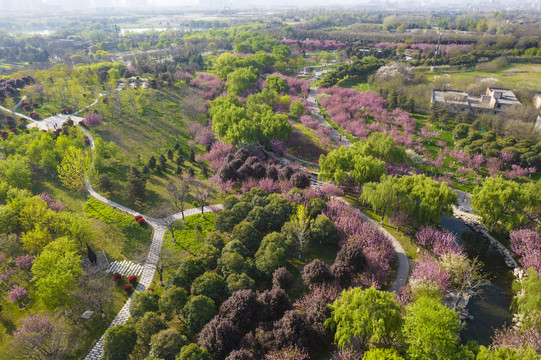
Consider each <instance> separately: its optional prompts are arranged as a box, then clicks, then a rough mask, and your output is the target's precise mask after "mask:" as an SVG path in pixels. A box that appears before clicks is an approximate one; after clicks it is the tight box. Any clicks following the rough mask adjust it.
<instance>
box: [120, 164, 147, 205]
mask: <svg viewBox="0 0 541 360" xmlns="http://www.w3.org/2000/svg"><path fill="white" fill-rule="evenodd" d="M146 187H147V177H146V176H145V175H144V174H142V173H141V172H140V171H139V170H138V169H137V168H136V167H133V166H132V167H131V168H130V170H129V171H128V181H127V182H126V186H125V193H126V196H127V197H128V199H129V200H130V201H131V202H136V201H143V200H144V199H145V197H146Z"/></svg>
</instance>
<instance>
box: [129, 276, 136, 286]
mask: <svg viewBox="0 0 541 360" xmlns="http://www.w3.org/2000/svg"><path fill="white" fill-rule="evenodd" d="M128 282H129V283H130V284H132V285H135V284H137V276H136V275H131V276H130V277H128Z"/></svg>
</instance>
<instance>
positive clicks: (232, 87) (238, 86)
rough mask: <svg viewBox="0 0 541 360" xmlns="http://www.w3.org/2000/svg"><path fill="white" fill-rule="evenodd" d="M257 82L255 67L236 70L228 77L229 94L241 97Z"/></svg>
mask: <svg viewBox="0 0 541 360" xmlns="http://www.w3.org/2000/svg"><path fill="white" fill-rule="evenodd" d="M256 80H257V70H256V69H254V68H253V67H247V68H245V67H243V68H239V69H236V70H234V71H232V72H231V73H229V74H228V75H227V93H228V94H230V95H240V94H242V93H244V92H246V91H248V90H250V89H251V88H252V87H253V86H254V84H255V82H256Z"/></svg>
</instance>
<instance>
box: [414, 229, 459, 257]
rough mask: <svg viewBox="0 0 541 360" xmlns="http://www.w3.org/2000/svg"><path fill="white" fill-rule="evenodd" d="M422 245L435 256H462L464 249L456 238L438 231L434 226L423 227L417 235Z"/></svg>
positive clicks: (448, 233)
mask: <svg viewBox="0 0 541 360" xmlns="http://www.w3.org/2000/svg"><path fill="white" fill-rule="evenodd" d="M415 237H416V238H417V241H418V243H419V244H420V245H422V246H424V247H425V248H427V249H428V250H430V251H432V252H433V253H434V254H435V255H438V256H441V255H444V254H449V253H451V254H462V253H463V249H462V247H461V246H460V245H458V244H457V242H456V237H455V235H454V234H453V233H451V232H449V231H442V230H438V229H436V228H435V227H433V226H423V227H421V228H420V229H419V231H417V233H416V234H415Z"/></svg>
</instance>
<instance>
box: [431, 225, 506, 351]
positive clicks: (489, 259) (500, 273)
mask: <svg viewBox="0 0 541 360" xmlns="http://www.w3.org/2000/svg"><path fill="white" fill-rule="evenodd" d="M440 224H441V226H442V227H443V228H445V229H447V230H450V231H452V232H453V233H454V234H455V235H456V236H457V239H458V241H459V242H460V243H462V244H463V245H464V247H465V249H466V252H467V253H468V256H469V257H470V258H474V257H478V258H479V260H480V261H481V262H483V264H484V271H485V273H486V274H488V275H489V280H490V285H488V286H485V287H484V288H483V293H482V294H481V295H479V296H476V297H474V298H473V299H472V300H471V301H470V303H469V305H468V310H469V312H470V314H471V315H473V317H474V319H473V321H471V320H470V321H468V322H467V327H466V329H464V331H462V333H461V335H462V341H463V342H466V341H468V340H476V341H478V342H479V343H480V344H481V345H489V344H490V338H491V336H492V335H493V333H494V329H499V328H501V327H503V326H504V325H505V324H510V323H511V317H512V314H511V312H510V310H509V306H510V305H511V300H512V297H513V292H512V289H511V285H512V282H513V273H512V271H511V269H510V268H509V267H507V265H505V260H504V258H503V256H502V255H501V254H500V253H499V252H498V251H497V250H496V249H495V248H493V247H491V246H489V243H488V241H487V240H486V239H485V238H484V237H483V236H481V235H480V234H477V233H476V232H474V231H472V230H471V229H470V228H469V227H468V226H467V225H466V224H464V223H463V222H462V221H460V220H458V219H456V218H454V217H451V218H449V217H443V218H442V220H441V223H440Z"/></svg>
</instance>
